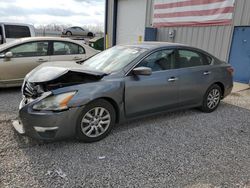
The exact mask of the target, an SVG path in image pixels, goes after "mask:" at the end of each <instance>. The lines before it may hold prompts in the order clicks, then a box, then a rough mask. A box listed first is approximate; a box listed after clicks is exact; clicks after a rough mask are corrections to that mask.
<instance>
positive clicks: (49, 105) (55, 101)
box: [33, 91, 76, 111]
mask: <svg viewBox="0 0 250 188" xmlns="http://www.w3.org/2000/svg"><path fill="white" fill-rule="evenodd" d="M75 94H76V92H75V91H74V92H68V93H63V94H59V95H53V96H49V97H47V98H45V99H43V100H41V101H39V102H38V103H36V104H35V105H33V109H34V110H52V111H60V110H65V109H68V102H69V101H70V100H71V99H72V97H73V96H74V95H75Z"/></svg>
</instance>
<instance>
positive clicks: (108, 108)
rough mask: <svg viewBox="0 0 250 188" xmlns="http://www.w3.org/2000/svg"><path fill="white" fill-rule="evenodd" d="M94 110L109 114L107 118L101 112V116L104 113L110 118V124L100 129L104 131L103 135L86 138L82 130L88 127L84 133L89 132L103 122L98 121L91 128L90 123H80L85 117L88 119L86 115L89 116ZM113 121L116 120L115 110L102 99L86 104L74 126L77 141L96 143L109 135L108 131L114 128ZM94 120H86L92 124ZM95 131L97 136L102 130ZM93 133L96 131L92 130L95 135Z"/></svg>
mask: <svg viewBox="0 0 250 188" xmlns="http://www.w3.org/2000/svg"><path fill="white" fill-rule="evenodd" d="M96 108H100V109H102V108H103V109H105V110H106V111H107V112H108V113H109V115H110V116H108V113H107V114H106V111H104V112H103V114H104V113H105V114H104V115H106V116H108V117H110V118H109V120H110V123H109V125H108V126H107V127H105V128H103V127H102V128H103V129H104V130H105V131H104V132H103V133H101V134H100V135H97V136H95V137H93V135H90V136H88V135H87V134H86V133H84V131H83V130H84V129H86V128H88V127H89V130H86V132H89V131H90V129H92V128H93V127H94V128H96V127H98V126H100V125H101V124H100V122H101V121H103V120H100V119H99V121H98V123H97V124H95V125H92V126H91V123H85V122H82V121H84V120H86V117H88V118H89V116H88V115H87V114H88V113H89V114H91V111H92V110H94V109H96ZM91 115H92V114H91ZM100 116H101V115H100ZM93 117H94V114H93ZM90 119H91V118H90ZM115 119H116V113H115V109H114V107H113V106H112V104H110V103H109V102H108V101H106V100H104V99H98V100H95V101H93V102H91V103H89V104H87V105H86V107H85V108H84V109H83V111H82V113H81V115H80V116H79V118H78V121H77V125H76V137H77V139H79V140H81V141H83V142H96V141H99V140H101V139H103V138H105V137H106V136H107V135H108V134H109V133H110V131H111V130H112V128H113V127H114V124H115ZM96 120H97V119H95V120H93V119H92V120H88V121H91V122H94V121H96ZM104 121H105V120H104ZM104 121H103V122H104ZM82 128H83V129H82ZM97 129H98V131H97V132H98V134H99V133H100V131H102V130H100V128H99V127H98V128H97ZM95 131H96V130H93V131H92V133H93V132H94V133H95V134H96V133H97V132H95Z"/></svg>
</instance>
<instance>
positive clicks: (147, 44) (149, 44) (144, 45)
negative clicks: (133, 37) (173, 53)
mask: <svg viewBox="0 0 250 188" xmlns="http://www.w3.org/2000/svg"><path fill="white" fill-rule="evenodd" d="M125 46H131V47H137V48H146V49H149V50H150V49H155V48H159V47H177V46H183V47H189V46H187V45H185V44H180V43H172V42H141V43H136V44H131V45H125Z"/></svg>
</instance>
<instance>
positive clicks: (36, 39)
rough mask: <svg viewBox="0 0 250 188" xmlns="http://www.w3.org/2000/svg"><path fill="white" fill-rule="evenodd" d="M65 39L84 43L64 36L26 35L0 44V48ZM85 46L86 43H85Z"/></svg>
mask: <svg viewBox="0 0 250 188" xmlns="http://www.w3.org/2000/svg"><path fill="white" fill-rule="evenodd" d="M50 40H51V41H64V42H73V43H77V44H79V45H82V46H83V44H82V43H80V42H78V41H75V40H72V39H69V38H62V37H26V38H20V39H16V40H14V41H11V42H8V43H5V44H2V45H0V49H1V50H2V49H6V48H9V47H12V46H16V45H18V44H22V43H26V42H33V41H50ZM84 46H85V45H84Z"/></svg>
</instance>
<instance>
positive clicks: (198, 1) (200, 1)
mask: <svg viewBox="0 0 250 188" xmlns="http://www.w3.org/2000/svg"><path fill="white" fill-rule="evenodd" d="M223 1H225V0H189V1H183V2H173V3H163V4H155V5H154V8H155V9H168V8H174V7H184V6H193V5H205V4H210V3H216V2H223Z"/></svg>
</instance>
